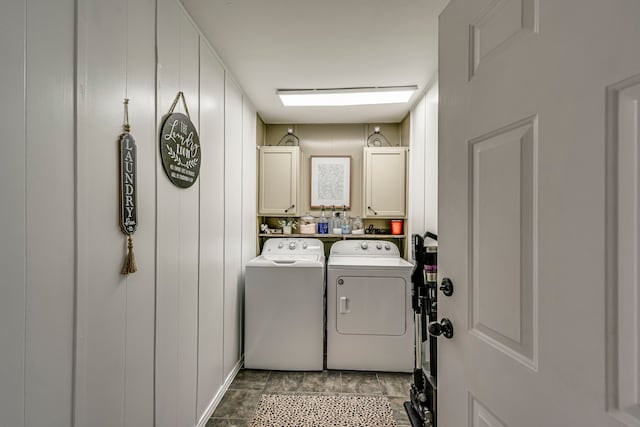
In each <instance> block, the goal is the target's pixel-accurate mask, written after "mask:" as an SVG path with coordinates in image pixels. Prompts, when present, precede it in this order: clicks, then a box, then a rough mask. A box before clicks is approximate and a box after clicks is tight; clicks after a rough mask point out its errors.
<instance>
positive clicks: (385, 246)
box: [384, 243, 391, 251]
mask: <svg viewBox="0 0 640 427" xmlns="http://www.w3.org/2000/svg"><path fill="white" fill-rule="evenodd" d="M384 248H385V249H386V250H388V251H390V250H391V245H390V244H388V243H386V244H385V245H384Z"/></svg>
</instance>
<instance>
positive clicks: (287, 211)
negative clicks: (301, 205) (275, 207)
mask: <svg viewBox="0 0 640 427" xmlns="http://www.w3.org/2000/svg"><path fill="white" fill-rule="evenodd" d="M295 207H296V205H291V206H289V207H288V208H287V209H285V210H284V213H289V209H293V208H295Z"/></svg>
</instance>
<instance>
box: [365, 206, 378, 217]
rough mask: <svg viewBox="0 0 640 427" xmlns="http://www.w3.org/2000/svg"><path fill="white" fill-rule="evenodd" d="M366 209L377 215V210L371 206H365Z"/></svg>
mask: <svg viewBox="0 0 640 427" xmlns="http://www.w3.org/2000/svg"><path fill="white" fill-rule="evenodd" d="M367 209H369V210H370V211H371V212H373V214H374V215H378V212H376V211H374V210H373V208H372V207H371V206H367Z"/></svg>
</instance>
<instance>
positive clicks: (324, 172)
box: [310, 156, 351, 209]
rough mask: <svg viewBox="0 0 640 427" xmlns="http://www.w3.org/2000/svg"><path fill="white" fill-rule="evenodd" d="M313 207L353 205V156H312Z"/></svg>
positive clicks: (348, 206)
mask: <svg viewBox="0 0 640 427" xmlns="http://www.w3.org/2000/svg"><path fill="white" fill-rule="evenodd" d="M310 170H311V179H310V183H311V208H312V209H319V208H320V207H321V206H333V205H336V206H346V207H347V209H348V208H350V207H351V156H311V168H310Z"/></svg>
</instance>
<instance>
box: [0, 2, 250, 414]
mask: <svg viewBox="0 0 640 427" xmlns="http://www.w3.org/2000/svg"><path fill="white" fill-rule="evenodd" d="M156 9H157V16H156ZM156 19H157V22H156ZM0 39H2V43H0V56H1V57H2V58H3V61H4V62H3V66H2V67H0V95H2V98H3V99H5V100H7V102H4V103H3V104H2V107H0V113H1V114H0V117H2V118H1V119H0V120H2V122H1V123H0V124H1V125H2V128H3V129H5V133H6V135H9V134H10V135H11V139H5V142H3V143H2V149H3V155H2V156H1V157H0V196H1V197H2V199H3V200H5V201H9V200H10V203H9V202H7V203H4V204H3V205H2V209H1V210H0V241H2V246H1V248H0V269H1V271H2V282H1V285H0V342H1V343H2V345H0V425H1V426H3V427H4V426H5V425H6V426H10V427H27V426H28V427H39V426H43V427H69V426H74V427H91V426H96V427H98V426H104V425H105V423H107V424H108V425H109V426H113V427H125V426H136V427H152V426H154V427H155V426H158V427H160V426H168V427H183V426H188V427H192V426H194V425H196V424H201V425H204V424H205V423H206V421H207V420H206V418H207V416H208V415H209V414H210V413H211V411H212V410H213V408H214V407H215V405H216V404H217V403H218V402H219V401H220V399H221V396H222V393H224V391H225V389H226V387H228V386H229V384H230V382H231V381H232V380H233V377H234V375H235V374H236V373H237V370H238V369H239V366H240V365H239V364H240V363H241V360H242V359H241V345H240V343H241V332H242V323H241V319H242V317H241V316H242V296H243V292H242V289H243V287H242V265H243V264H242V262H243V259H245V260H246V259H249V258H250V257H252V256H253V255H255V251H256V236H255V232H256V230H255V197H256V188H255V182H256V177H255V173H256V170H255V161H256V152H255V138H256V111H255V109H254V108H253V107H252V105H251V103H250V102H249V101H248V100H245V99H243V94H242V91H241V89H240V88H239V87H238V86H236V85H235V84H234V83H233V82H232V80H231V76H230V75H229V74H226V75H225V69H224V65H223V64H222V63H221V62H220V60H219V58H218V57H217V54H216V53H215V52H214V51H213V49H212V48H211V46H210V45H209V44H208V43H207V42H206V41H205V40H204V39H203V38H202V36H201V33H200V32H199V30H198V28H197V27H196V26H195V25H194V23H193V21H192V20H191V18H190V17H189V16H188V15H187V14H186V12H185V11H184V9H183V7H182V6H181V4H180V3H179V2H177V1H175V0H157V1H156V0H113V1H111V2H101V1H98V0H78V1H75V0H58V1H56V2H46V1H44V0H28V1H27V0H10V1H9V2H8V3H7V4H6V5H3V13H2V15H1V16H0ZM156 48H157V63H156ZM156 72H157V75H156ZM180 90H181V91H183V92H184V93H185V96H186V99H187V102H188V106H189V110H190V113H191V119H192V121H193V122H194V124H195V125H196V126H197V127H199V131H200V137H201V142H202V144H203V147H202V159H203V167H202V169H201V176H200V178H199V180H198V182H197V183H196V184H195V185H194V186H193V187H191V188H190V189H186V190H185V189H178V188H177V187H175V186H173V185H172V184H171V183H170V182H169V180H168V179H167V178H166V175H165V174H164V170H163V168H162V165H161V162H160V156H159V154H158V147H157V133H158V128H159V126H160V124H161V121H162V118H163V116H164V114H165V113H166V112H167V111H168V109H169V106H170V105H171V103H172V102H173V100H174V97H175V96H176V94H177V92H178V91H180ZM225 92H226V97H225ZM124 98H129V99H130V104H129V115H130V120H131V126H132V134H133V135H134V137H135V138H136V142H137V145H138V175H137V184H138V230H137V232H136V233H135V235H134V251H135V255H136V260H137V265H138V271H137V272H136V273H134V274H131V275H128V276H123V275H121V274H120V268H121V266H122V262H123V259H124V256H125V253H126V239H125V236H124V235H123V234H122V233H121V231H120V228H119V223H118V166H119V165H118V157H117V153H118V151H117V150H118V148H117V147H118V140H119V135H120V134H121V133H122V132H123V129H122V125H123V119H124V114H123V101H124ZM177 108H178V110H179V111H180V110H181V109H182V106H181V105H180V104H178V107H177ZM225 109H226V111H227V113H226V114H225ZM225 119H226V120H225ZM243 127H244V130H243ZM225 144H226V147H227V149H226V150H225ZM225 179H226V180H227V181H226V187H225ZM243 182H246V184H244V185H243ZM225 189H226V192H225ZM225 203H226V206H225ZM225 221H226V224H227V225H228V226H229V228H228V229H227V231H226V232H225V229H224V224H225ZM243 230H244V231H243ZM225 233H226V234H225ZM225 238H226V243H225V240H224V239H225ZM225 250H226V255H225ZM225 257H226V258H225ZM225 259H226V261H227V265H226V270H225V264H224V261H225ZM225 274H226V275H225ZM225 280H226V282H225ZM225 283H226V294H225ZM225 295H226V297H227V300H226V301H225ZM225 304H226V306H225ZM225 316H226V317H225ZM225 323H226V325H227V329H224V326H223V324H225ZM225 346H226V347H225ZM225 355H226V357H225ZM74 363H75V365H74Z"/></svg>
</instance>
